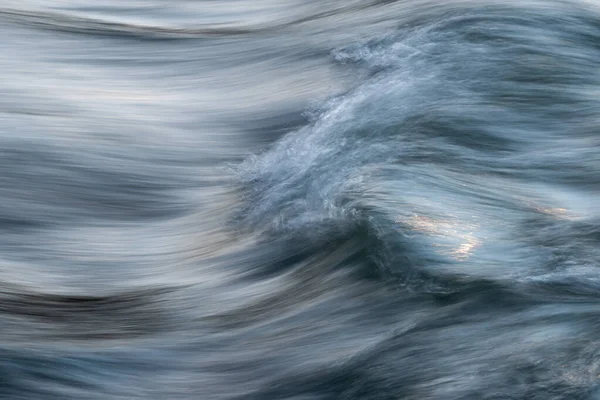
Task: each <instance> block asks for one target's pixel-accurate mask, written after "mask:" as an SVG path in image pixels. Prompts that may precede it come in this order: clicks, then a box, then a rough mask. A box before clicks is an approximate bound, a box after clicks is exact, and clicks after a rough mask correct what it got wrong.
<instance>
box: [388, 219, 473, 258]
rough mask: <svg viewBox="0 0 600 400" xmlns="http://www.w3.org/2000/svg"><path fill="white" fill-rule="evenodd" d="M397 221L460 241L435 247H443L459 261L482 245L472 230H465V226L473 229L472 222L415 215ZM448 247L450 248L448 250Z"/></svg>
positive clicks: (421, 230)
mask: <svg viewBox="0 0 600 400" xmlns="http://www.w3.org/2000/svg"><path fill="white" fill-rule="evenodd" d="M396 222H398V223H403V224H406V225H408V226H410V227H411V228H412V229H413V230H415V231H417V232H421V233H425V234H428V235H435V236H443V237H445V238H447V239H451V240H454V241H458V242H459V245H458V246H454V245H444V244H436V245H435V247H437V248H440V249H442V250H441V252H442V253H444V254H447V255H450V256H451V257H453V258H454V259H456V260H457V261H465V260H467V259H468V258H469V257H470V256H471V255H472V254H473V252H474V251H475V249H476V248H477V247H479V246H480V245H481V241H480V240H479V239H478V238H477V237H476V236H475V235H474V234H473V232H472V231H469V232H467V231H465V228H467V229H472V228H474V226H473V225H472V224H466V223H465V222H464V221H460V220H446V219H435V218H431V217H425V216H422V215H416V214H415V215H414V216H412V217H410V218H408V219H406V220H401V219H398V220H397V221H396ZM448 247H450V249H449V250H448Z"/></svg>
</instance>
